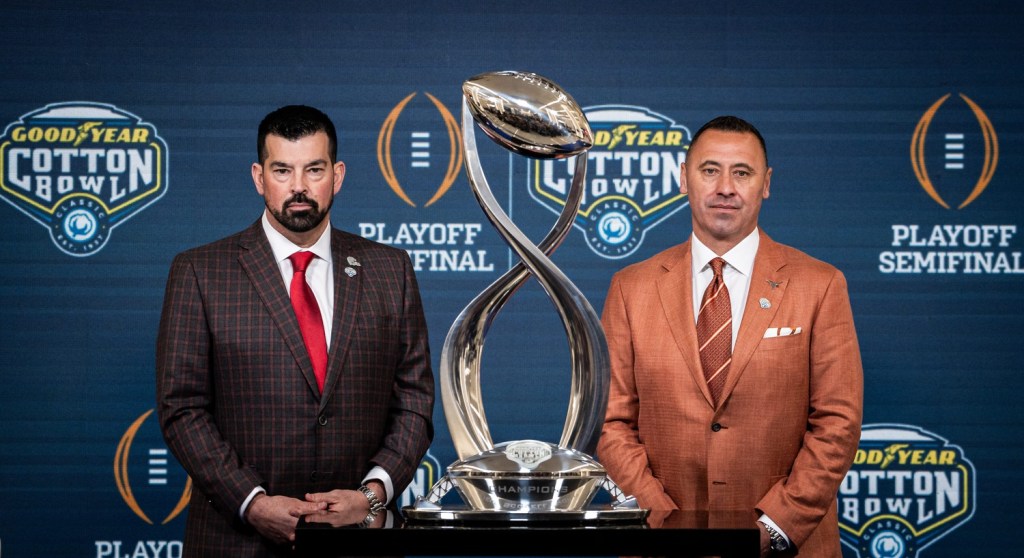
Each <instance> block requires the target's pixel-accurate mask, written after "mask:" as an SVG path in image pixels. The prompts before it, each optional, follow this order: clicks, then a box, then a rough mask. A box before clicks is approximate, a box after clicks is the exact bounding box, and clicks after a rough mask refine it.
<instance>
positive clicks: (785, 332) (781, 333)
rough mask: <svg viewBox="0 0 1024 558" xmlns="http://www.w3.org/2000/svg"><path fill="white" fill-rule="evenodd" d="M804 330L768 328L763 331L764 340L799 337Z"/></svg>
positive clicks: (799, 328)
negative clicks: (790, 336)
mask: <svg viewBox="0 0 1024 558" xmlns="http://www.w3.org/2000/svg"><path fill="white" fill-rule="evenodd" d="M803 330H804V328H802V327H770V328H768V329H766V330H764V338H765V339H768V338H771V337H786V336H789V335H800V332H802V331H803Z"/></svg>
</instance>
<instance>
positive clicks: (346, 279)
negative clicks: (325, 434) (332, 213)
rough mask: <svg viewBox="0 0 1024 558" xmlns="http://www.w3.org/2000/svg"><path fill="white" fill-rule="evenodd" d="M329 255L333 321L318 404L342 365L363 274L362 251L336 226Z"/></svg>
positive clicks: (332, 383) (357, 304) (324, 400)
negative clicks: (324, 379)
mask: <svg viewBox="0 0 1024 558" xmlns="http://www.w3.org/2000/svg"><path fill="white" fill-rule="evenodd" d="M331 258H332V259H333V260H334V261H333V264H334V265H333V267H334V320H333V322H332V323H331V349H330V354H328V356H327V381H326V382H325V383H324V397H323V400H322V401H321V402H320V404H321V406H323V405H324V404H326V403H327V401H328V399H330V397H331V394H332V393H333V392H334V386H335V385H336V384H337V382H338V381H340V377H341V373H342V370H343V369H344V367H345V359H346V358H347V356H348V347H349V341H350V340H351V339H352V329H353V328H354V327H355V324H356V316H358V309H359V299H360V292H361V291H362V288H363V277H364V276H365V268H364V267H363V260H364V259H365V258H364V256H363V253H362V252H360V251H358V250H357V249H356V248H355V247H354V246H353V245H352V243H350V242H349V241H348V238H347V237H346V235H345V233H343V232H341V231H339V230H337V229H331Z"/></svg>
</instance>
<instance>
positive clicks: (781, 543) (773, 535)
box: [758, 521, 789, 552]
mask: <svg viewBox="0 0 1024 558" xmlns="http://www.w3.org/2000/svg"><path fill="white" fill-rule="evenodd" d="M758 523H760V524H761V525H764V529H765V531H768V538H769V539H771V547H772V550H774V551H776V552H781V551H783V550H786V549H787V548H789V545H788V544H786V539H784V538H782V533H779V532H778V531H776V530H775V529H774V528H772V526H771V525H768V524H767V523H765V522H763V521H759V522H758Z"/></svg>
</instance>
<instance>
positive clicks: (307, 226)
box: [267, 194, 334, 233]
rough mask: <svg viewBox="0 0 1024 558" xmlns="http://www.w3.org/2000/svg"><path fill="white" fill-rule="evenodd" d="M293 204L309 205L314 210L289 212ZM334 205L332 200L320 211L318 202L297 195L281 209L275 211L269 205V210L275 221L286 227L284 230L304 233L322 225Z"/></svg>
mask: <svg viewBox="0 0 1024 558" xmlns="http://www.w3.org/2000/svg"><path fill="white" fill-rule="evenodd" d="M293 203H304V204H308V205H309V206H310V207H311V208H312V209H309V210H306V211H293V212H288V211H287V209H288V206H289V205H291V204H293ZM332 205H334V198H331V201H330V203H329V204H327V208H326V209H324V210H323V211H320V205H319V204H318V203H316V201H314V200H312V199H309V198H308V197H306V195H305V194H296V195H295V196H294V197H292V198H289V199H287V200H285V202H284V204H283V207H282V208H281V209H275V208H273V207H270V206H269V205H267V209H268V210H269V211H270V214H271V215H273V216H274V219H277V222H278V223H281V224H282V225H284V228H286V229H288V230H290V231H292V232H295V233H304V232H309V231H311V230H313V229H315V228H316V227H317V226H318V225H320V223H322V222H323V220H324V217H327V214H328V213H330V211H331V206H332Z"/></svg>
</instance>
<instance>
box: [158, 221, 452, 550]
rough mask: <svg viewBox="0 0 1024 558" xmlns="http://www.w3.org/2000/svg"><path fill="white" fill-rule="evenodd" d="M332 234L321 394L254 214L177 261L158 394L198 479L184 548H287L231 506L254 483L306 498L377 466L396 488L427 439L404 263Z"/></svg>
mask: <svg viewBox="0 0 1024 558" xmlns="http://www.w3.org/2000/svg"><path fill="white" fill-rule="evenodd" d="M331 235H332V236H331V250H332V256H333V260H334V262H333V264H334V300H335V302H334V304H335V308H334V322H333V326H332V333H331V349H330V354H329V356H328V372H327V379H326V384H325V386H324V392H323V395H322V396H321V394H320V393H319V390H318V389H317V386H316V380H315V377H314V375H313V367H312V364H311V362H310V359H309V356H308V353H307V352H306V348H305V345H304V344H303V341H302V335H301V333H300V331H299V325H298V322H297V320H296V318H295V313H294V311H293V309H292V305H291V302H290V299H289V296H288V290H287V287H286V286H285V285H284V283H283V281H282V280H281V274H280V271H279V268H278V266H277V263H276V262H275V261H274V257H273V253H272V251H271V248H270V244H269V242H268V240H267V238H266V235H265V233H264V232H263V229H262V225H261V223H260V221H259V220H257V222H256V223H254V224H253V225H252V226H251V227H249V228H248V229H246V230H244V231H242V232H240V233H238V234H235V235H233V236H231V237H228V238H226V239H223V240H220V241H217V242H214V243H212V244H209V245H206V246H202V247H199V248H195V249H192V250H188V251H186V252H183V253H182V254H179V255H178V256H177V257H175V259H174V262H173V263H172V265H171V270H170V275H169V278H168V281H167V290H166V294H165V298H164V306H163V312H162V316H161V320H160V330H159V337H158V340H157V362H156V376H157V405H158V411H159V417H160V425H161V428H162V430H163V433H164V437H165V439H166V441H167V445H168V447H169V448H170V450H171V452H172V453H173V454H174V456H175V457H176V458H177V459H178V461H179V462H181V464H182V466H184V468H185V470H186V471H187V472H188V474H189V476H190V477H191V478H192V481H193V486H194V488H195V489H194V491H193V494H192V498H191V501H190V505H189V516H188V520H187V522H186V528H185V553H186V554H188V555H210V556H261V555H274V554H282V553H286V552H287V549H282V548H273V547H271V546H270V545H269V543H267V542H266V541H264V540H262V539H261V538H260V537H259V536H258V535H257V534H256V533H255V531H254V530H252V529H251V528H249V527H248V526H246V525H244V524H243V523H242V522H241V521H240V519H239V518H238V511H239V508H240V506H241V505H242V502H243V501H244V500H245V498H246V497H248V495H249V494H250V493H251V492H252V490H253V489H254V488H255V487H256V486H257V485H260V486H263V487H264V488H265V489H266V490H267V492H268V493H269V494H271V495H285V496H292V497H296V498H302V497H303V495H304V494H305V493H307V492H319V491H326V490H331V489H335V488H355V487H356V486H358V485H359V483H360V482H361V480H362V478H363V477H364V476H365V475H366V473H367V472H369V470H370V469H371V468H372V467H374V466H380V467H382V468H383V469H384V470H385V471H387V472H388V474H389V475H390V476H391V479H392V480H393V482H394V485H395V490H396V491H401V490H402V489H403V488H404V487H405V486H406V485H407V484H408V483H409V481H410V480H411V479H412V476H413V474H414V473H415V471H416V468H417V467H418V466H419V463H420V460H421V459H422V457H423V455H424V453H425V452H426V450H427V448H428V446H429V445H430V441H431V438H432V436H433V430H432V424H431V416H432V411H433V401H434V379H433V373H432V371H431V366H430V353H429V348H428V339H427V327H426V321H425V319H424V316H423V307H422V303H421V301H420V295H419V290H418V287H417V284H416V278H415V275H414V273H413V271H412V263H411V261H410V260H409V257H408V255H407V254H406V253H405V252H404V251H402V250H399V249H396V248H391V247H388V246H384V245H381V244H377V243H374V242H371V241H368V240H366V239H363V238H362V237H359V236H356V235H353V234H350V233H346V232H343V231H340V230H337V229H332V231H331ZM349 257H352V258H355V259H356V261H358V263H359V264H360V265H359V266H351V265H350V264H349V263H348V258H349ZM346 267H352V269H354V270H355V271H356V274H355V275H353V276H351V277H350V276H349V275H348V274H346V273H344V269H345V268H346Z"/></svg>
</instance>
